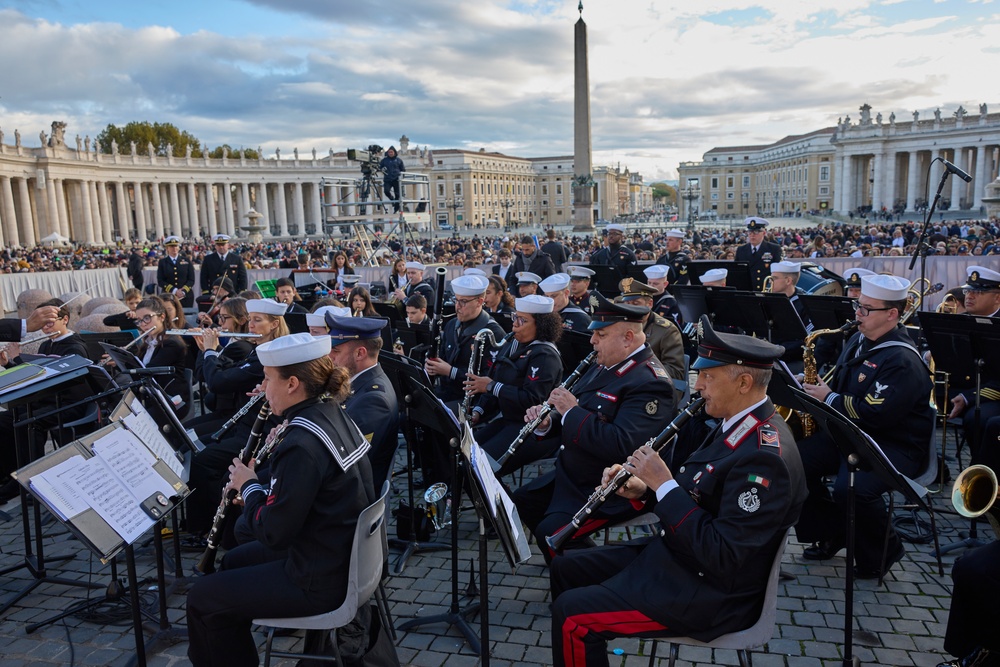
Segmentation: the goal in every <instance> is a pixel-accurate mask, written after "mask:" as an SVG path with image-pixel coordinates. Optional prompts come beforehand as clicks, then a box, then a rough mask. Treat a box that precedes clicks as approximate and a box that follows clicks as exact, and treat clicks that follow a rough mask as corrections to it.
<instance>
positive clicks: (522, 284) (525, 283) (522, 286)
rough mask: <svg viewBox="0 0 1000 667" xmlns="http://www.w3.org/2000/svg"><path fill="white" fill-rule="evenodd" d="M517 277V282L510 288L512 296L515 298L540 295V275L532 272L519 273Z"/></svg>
mask: <svg viewBox="0 0 1000 667" xmlns="http://www.w3.org/2000/svg"><path fill="white" fill-rule="evenodd" d="M515 277H516V278H517V282H516V283H514V284H513V285H512V286H511V287H510V290H511V294H513V295H514V296H515V298H516V297H519V296H528V295H529V294H538V293H539V289H538V285H539V284H540V283H541V282H542V277H541V276H540V275H538V274H537V273H532V272H531V271H518V272H517V273H516V274H515Z"/></svg>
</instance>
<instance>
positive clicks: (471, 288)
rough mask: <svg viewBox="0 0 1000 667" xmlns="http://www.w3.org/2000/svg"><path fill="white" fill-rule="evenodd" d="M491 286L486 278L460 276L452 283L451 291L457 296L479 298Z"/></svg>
mask: <svg viewBox="0 0 1000 667" xmlns="http://www.w3.org/2000/svg"><path fill="white" fill-rule="evenodd" d="M489 286H490V281H489V280H488V279H487V278H485V277H484V276H459V277H458V278H455V279H454V280H452V281H451V291H452V292H454V293H455V296H479V295H480V294H482V293H483V292H485V291H486V288H487V287H489Z"/></svg>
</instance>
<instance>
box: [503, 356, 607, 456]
mask: <svg viewBox="0 0 1000 667" xmlns="http://www.w3.org/2000/svg"><path fill="white" fill-rule="evenodd" d="M596 359H597V350H594V351H593V352H591V353H590V354H588V355H587V357H586V358H585V359H584V360H583V361H581V362H580V363H579V365H578V366H577V367H576V368H575V369H574V370H573V372H572V373H570V374H569V377H568V378H566V379H565V380H563V383H562V384H561V385H559V387H560V388H561V389H565V390H567V391H569V390H570V389H572V388H573V385H575V384H576V382H577V380H579V379H580V378H581V377H583V374H584V373H586V372H587V369H588V368H590V365H591V364H593V363H594V361H595V360H596ZM553 410H555V406H553V405H552V404H551V403H546V404H545V405H543V406H542V409H541V410H539V412H538V416H537V417H535V418H534V419H532V420H531V421H530V422H528V423H527V424H525V425H524V428H522V429H521V431H520V432H519V433H518V434H517V437H516V438H514V442H512V443H510V447H508V448H507V451H506V452H504V453H503V454H502V455H501V456H500V458H499V459H497V463H499V464H500V465H501V466H503V464H504V463H506V462H507V461H508V460H509V459H510V457H512V456H514V453H515V452H516V451H517V448H518V447H520V446H521V443H522V442H524V439H525V438H527V437H528V435H529V434H530V433H531V432H532V431H534V430H535V429H536V428H538V425H539V424H541V423H542V422H543V421H545V418H546V417H548V416H549V413H550V412H552V411H553Z"/></svg>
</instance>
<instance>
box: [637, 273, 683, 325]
mask: <svg viewBox="0 0 1000 667" xmlns="http://www.w3.org/2000/svg"><path fill="white" fill-rule="evenodd" d="M686 270H687V269H685V271H686ZM671 271H672V269H671V268H670V267H669V266H666V265H664V264H653V265H652V266H647V267H646V268H645V269H643V270H642V272H643V274H644V275H645V276H646V284H647V285H649V286H650V287H652V288H653V290H654V291H655V294H654V295H653V306H652V308H653V312H654V313H656V314H657V315H659V316H660V317H665V318H667V319H669V320H670V321H671V322H673V323H674V324H676V325H677V326H678V327H683V326H684V317H683V316H682V315H681V309H680V307H679V306H678V305H677V299H675V298H674V295H673V294H671V293H670V292H668V291H667V287H669V286H670V273H671Z"/></svg>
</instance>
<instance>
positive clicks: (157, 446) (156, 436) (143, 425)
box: [122, 401, 184, 497]
mask: <svg viewBox="0 0 1000 667" xmlns="http://www.w3.org/2000/svg"><path fill="white" fill-rule="evenodd" d="M135 402H136V403H138V401H135ZM139 410H140V411H139V412H138V413H133V414H131V415H126V416H125V418H124V419H122V423H124V424H125V426H127V427H128V430H130V431H132V433H134V434H135V435H136V436H138V438H139V440H141V441H142V442H143V443H145V444H146V446H147V447H149V449H150V450H151V451H152V452H153V454H155V455H156V456H157V457H158V458H159V459H160V460H161V461H163V462H164V463H166V464H167V465H168V466H170V469H171V470H173V471H174V474H175V475H177V476H178V477H180V478H181V479H184V464H183V463H182V462H181V461H180V459H178V457H177V452H175V451H174V448H173V447H171V446H170V443H169V442H167V439H166V438H164V437H163V434H162V433H160V429H159V427H157V425H156V422H155V421H153V418H152V417H151V416H150V414H149V413H148V412H146V411H145V410H144V409H143V408H142V405H141V404H140V405H139ZM147 497H148V496H147Z"/></svg>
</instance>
